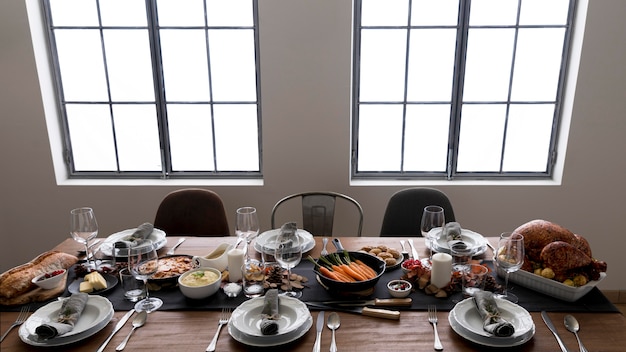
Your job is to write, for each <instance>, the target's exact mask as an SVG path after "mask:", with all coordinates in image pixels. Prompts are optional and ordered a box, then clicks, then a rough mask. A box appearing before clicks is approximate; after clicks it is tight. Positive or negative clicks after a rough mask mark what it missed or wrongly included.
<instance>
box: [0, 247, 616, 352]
mask: <svg viewBox="0 0 626 352" xmlns="http://www.w3.org/2000/svg"><path fill="white" fill-rule="evenodd" d="M340 239H341V242H342V244H343V247H344V248H346V249H349V250H356V249H359V248H361V247H363V246H366V245H380V244H383V245H387V246H389V247H393V248H400V240H401V239H402V238H394V237H341V238H340ZM404 239H406V238H404ZM235 240H236V237H232V236H231V237H186V241H185V242H184V243H183V244H182V245H181V246H180V247H178V249H177V251H176V253H177V254H178V253H180V254H190V255H206V254H208V253H210V252H211V251H212V250H213V249H215V248H216V247H217V246H218V245H219V244H220V243H223V242H231V243H234V242H235ZM488 240H489V241H490V242H491V243H493V244H495V242H496V238H488ZM177 241H178V237H169V236H168V237H167V244H166V245H165V246H164V247H163V248H161V249H160V250H159V253H160V254H162V255H165V253H166V251H167V250H168V249H169V248H171V247H172V246H174V245H175V244H176V242H177ZM315 242H316V245H315V247H314V248H313V249H312V250H311V251H310V253H308V254H310V255H311V256H313V257H317V256H319V253H320V251H321V249H322V237H317V236H316V237H315ZM414 242H415V245H416V247H417V251H418V254H419V255H420V256H421V257H427V256H428V255H429V251H428V249H427V247H426V245H425V243H424V239H423V238H415V239H414ZM329 246H330V244H329ZM331 247H332V246H331ZM407 247H408V246H407ZM53 249H54V250H58V251H63V252H66V253H70V254H77V253H78V252H79V251H80V249H81V248H80V245H79V244H78V243H76V242H75V241H73V240H71V239H67V240H65V241H63V242H62V243H60V244H59V245H57V246H56V247H55V248H53ZM329 249H331V248H329ZM255 255H258V254H256V253H255ZM485 255H486V256H490V251H487V252H485ZM400 275H401V271H398V276H400ZM312 284H315V283H312ZM217 294H223V292H218V293H217ZM418 297H419V296H418ZM417 299H419V298H417ZM125 313H126V312H125V311H121V310H120V311H116V312H115V314H114V317H113V318H112V320H111V321H110V322H109V323H108V324H107V325H106V327H104V328H103V329H102V330H101V331H99V332H98V333H96V334H95V335H93V336H91V337H89V338H87V339H85V340H82V341H79V342H76V343H74V344H70V345H65V346H60V347H45V348H42V347H35V346H31V345H29V344H26V343H24V342H22V341H21V340H20V338H19V336H18V331H17V330H18V329H17V328H16V329H14V330H13V331H12V332H11V333H9V335H8V336H7V337H6V338H5V340H4V341H3V342H2V344H1V345H0V350H2V351H3V352H12V351H42V350H51V351H56V350H58V351H61V350H62V351H96V350H97V349H98V347H99V346H100V345H101V344H102V342H103V341H104V340H105V339H106V338H107V337H108V336H109V334H110V333H111V332H112V330H113V328H114V326H115V325H116V323H117V322H118V321H119V319H120V318H121V317H122V316H123V315H124V314H125ZM328 313H329V311H326V315H327V316H328ZM338 313H339V316H340V318H341V326H340V327H339V329H338V330H336V339H337V345H338V349H339V351H342V352H347V351H359V352H364V351H432V350H433V341H434V334H433V327H432V325H431V324H430V323H429V322H428V313H427V312H426V311H425V310H406V311H404V310H403V311H401V317H400V319H399V320H389V319H380V318H375V317H368V316H362V315H358V314H353V313H347V312H338ZM570 313H571V314H573V315H575V317H576V318H577V319H578V321H579V323H580V327H581V330H580V332H579V336H580V338H581V340H582V341H583V343H584V345H585V346H586V348H587V350H588V351H590V352H592V351H615V352H618V351H624V350H626V334H624V332H626V318H625V317H624V315H622V314H621V313H619V312H574V313H572V312H567V311H557V312H550V313H549V315H550V317H551V318H552V320H553V321H554V322H555V325H556V328H557V330H558V332H559V334H560V336H561V338H562V339H563V341H564V342H565V344H566V346H567V347H568V348H569V350H570V351H578V344H577V341H576V338H575V336H574V334H572V333H570V332H569V331H567V330H566V329H565V327H564V325H563V323H562V322H563V318H564V316H565V315H567V314H570ZM0 314H1V318H0V323H1V326H0V327H1V329H0V331H1V332H4V331H5V330H6V329H7V328H8V327H9V326H10V325H11V324H12V323H13V322H14V321H15V319H16V318H17V316H18V314H19V312H7V311H4V312H2V313H0ZM318 314H319V311H317V310H311V315H312V316H313V319H314V323H313V326H312V327H311V329H310V330H309V331H308V332H307V333H306V334H304V336H302V337H301V338H299V339H297V340H296V341H294V342H291V343H289V344H287V345H283V346H272V347H271V348H269V347H268V348H266V349H267V350H270V349H271V350H272V351H312V348H313V344H314V342H315V338H316V329H315V322H316V318H317V315H318ZM530 314H531V316H532V319H533V321H534V324H535V327H536V331H535V335H534V337H533V338H532V339H530V340H529V341H528V342H526V343H524V344H523V345H520V346H516V347H514V348H513V350H515V351H541V352H544V351H558V350H559V346H558V344H557V341H556V340H555V338H554V336H553V335H552V333H551V332H550V330H548V328H547V326H546V325H545V324H544V322H543V320H542V318H541V314H540V312H530ZM219 315H220V310H218V309H216V310H180V311H178V310H167V311H155V312H153V313H150V314H149V317H148V321H147V323H146V324H145V326H143V327H142V328H140V329H136V331H135V332H134V335H133V336H132V338H131V339H130V341H129V343H128V345H127V347H126V349H127V350H128V351H187V352H191V351H204V350H205V349H206V347H207V346H208V344H209V342H210V341H211V339H212V337H213V335H214V334H215V331H216V329H217V327H218V319H219ZM438 318H439V323H438V331H439V336H440V338H441V342H442V344H443V348H444V351H485V350H498V349H501V348H491V347H486V346H483V345H479V344H476V343H473V342H470V341H468V340H466V339H465V338H463V337H461V336H460V335H459V334H457V333H456V332H455V331H454V330H453V329H452V328H451V327H450V324H449V322H448V312H447V311H444V310H440V311H438ZM131 321H132V318H131V320H130V321H128V322H127V323H126V324H125V326H124V327H123V328H122V329H121V330H120V331H119V332H118V333H117V334H116V335H115V336H114V337H113V338H112V340H111V341H110V342H109V344H108V345H107V347H106V349H105V351H115V347H116V346H117V345H118V344H119V343H120V342H121V341H122V340H123V339H124V337H125V336H126V335H127V334H128V332H129V331H130V330H131V329H132V324H131ZM330 342H331V330H330V329H328V328H326V327H325V328H324V330H323V332H322V341H321V351H328V350H329V347H330ZM253 350H254V351H256V350H263V349H261V348H258V347H251V346H247V345H244V344H242V343H240V342H238V341H236V340H235V339H234V338H232V337H231V336H230V335H229V333H228V331H227V329H226V328H224V329H222V331H221V334H220V336H219V340H218V342H217V348H216V351H253Z"/></svg>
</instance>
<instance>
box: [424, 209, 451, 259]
mask: <svg viewBox="0 0 626 352" xmlns="http://www.w3.org/2000/svg"><path fill="white" fill-rule="evenodd" d="M445 223H446V220H445V216H444V214H443V208H442V207H440V206H437V205H429V206H426V207H424V212H423V214H422V222H421V225H420V230H421V231H422V237H426V239H427V240H428V243H429V244H430V245H429V246H428V247H430V259H431V260H432V259H433V247H434V246H435V241H436V240H437V238H438V237H439V235H440V234H441V232H436V231H432V232H431V231H430V230H432V229H434V228H435V227H440V228H441V229H442V230H443V225H445Z"/></svg>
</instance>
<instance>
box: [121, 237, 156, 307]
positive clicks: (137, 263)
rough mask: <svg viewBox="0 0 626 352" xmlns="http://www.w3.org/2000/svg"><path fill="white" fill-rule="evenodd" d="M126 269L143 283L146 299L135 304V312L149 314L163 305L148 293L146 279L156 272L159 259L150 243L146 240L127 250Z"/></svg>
mask: <svg viewBox="0 0 626 352" xmlns="http://www.w3.org/2000/svg"><path fill="white" fill-rule="evenodd" d="M128 267H129V268H130V271H131V272H132V273H133V275H134V276H135V277H136V278H137V279H138V280H142V281H143V286H144V292H145V293H146V298H144V299H143V300H141V301H139V302H137V304H135V310H136V311H137V312H141V311H144V310H145V311H146V312H148V313H151V312H153V311H155V310H157V309H159V308H160V307H161V306H162V305H163V301H162V300H161V299H159V298H156V297H150V292H149V291H148V287H147V286H148V279H149V278H150V276H152V275H153V274H154V273H156V272H157V269H158V267H159V257H158V255H157V252H156V249H155V248H154V245H153V243H152V241H150V240H146V241H145V242H142V243H141V244H139V245H137V246H134V247H131V248H129V250H128Z"/></svg>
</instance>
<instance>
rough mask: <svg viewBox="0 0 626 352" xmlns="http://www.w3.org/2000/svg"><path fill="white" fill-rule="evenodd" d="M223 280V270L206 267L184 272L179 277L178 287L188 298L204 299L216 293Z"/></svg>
mask: <svg viewBox="0 0 626 352" xmlns="http://www.w3.org/2000/svg"><path fill="white" fill-rule="evenodd" d="M211 276H212V277H211ZM221 282H222V272H221V271H219V270H217V269H215V268H206V267H204V268H196V269H192V270H189V271H188V272H186V273H184V274H182V275H181V276H180V277H179V278H178V287H179V288H180V292H182V293H183V295H184V296H185V297H187V298H191V299H203V298H207V297H210V296H212V295H214V294H215V292H217V291H218V290H219V288H220V284H221Z"/></svg>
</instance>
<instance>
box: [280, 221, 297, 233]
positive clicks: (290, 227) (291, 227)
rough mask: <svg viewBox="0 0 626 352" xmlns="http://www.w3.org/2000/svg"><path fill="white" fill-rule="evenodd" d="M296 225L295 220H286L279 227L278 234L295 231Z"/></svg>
mask: <svg viewBox="0 0 626 352" xmlns="http://www.w3.org/2000/svg"><path fill="white" fill-rule="evenodd" d="M297 231H298V225H297V224H296V223H295V222H286V223H284V224H283V226H281V227H280V234H281V235H282V234H289V233H296V232H297Z"/></svg>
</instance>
